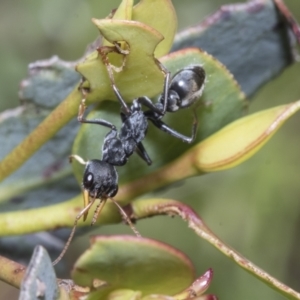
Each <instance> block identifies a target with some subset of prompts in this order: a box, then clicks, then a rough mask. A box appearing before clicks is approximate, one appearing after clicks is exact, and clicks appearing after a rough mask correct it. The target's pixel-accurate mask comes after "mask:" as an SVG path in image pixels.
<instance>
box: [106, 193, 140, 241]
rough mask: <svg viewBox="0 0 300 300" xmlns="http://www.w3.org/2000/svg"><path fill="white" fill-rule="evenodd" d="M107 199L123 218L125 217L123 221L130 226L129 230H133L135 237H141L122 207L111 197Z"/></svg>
mask: <svg viewBox="0 0 300 300" xmlns="http://www.w3.org/2000/svg"><path fill="white" fill-rule="evenodd" d="M109 199H110V200H111V201H112V202H113V203H114V204H115V205H116V206H117V207H118V209H119V211H120V213H121V215H122V216H123V218H124V219H125V221H126V222H127V224H128V225H129V227H130V228H131V230H132V231H133V232H134V234H135V235H136V236H137V237H142V236H141V234H140V233H139V232H138V230H137V229H136V228H135V226H134V225H133V224H132V222H131V220H130V218H129V217H128V215H127V214H126V212H125V211H124V209H123V208H122V207H121V205H120V204H119V203H118V202H117V201H115V200H114V199H113V198H109Z"/></svg>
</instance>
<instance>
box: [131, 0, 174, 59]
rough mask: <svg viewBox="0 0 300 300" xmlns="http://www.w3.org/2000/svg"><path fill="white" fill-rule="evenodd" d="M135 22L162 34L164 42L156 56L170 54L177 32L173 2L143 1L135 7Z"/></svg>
mask: <svg viewBox="0 0 300 300" xmlns="http://www.w3.org/2000/svg"><path fill="white" fill-rule="evenodd" d="M132 19H133V20H134V21H139V22H142V23H144V24H147V25H148V26H150V27H152V28H154V29H155V30H157V31H158V32H160V33H161V34H162V35H163V37H164V40H163V41H162V42H160V43H159V44H158V46H157V47H156V49H155V51H154V54H155V57H158V58H159V57H161V56H163V55H166V54H167V53H169V51H170V49H171V47H172V44H173V41H174V37H175V34H176V31H177V16H176V11H175V9H174V7H173V4H172V1H171V0H141V1H140V2H139V3H138V4H137V5H135V6H134V7H133V16H132Z"/></svg>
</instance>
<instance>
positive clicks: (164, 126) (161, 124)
mask: <svg viewBox="0 0 300 300" xmlns="http://www.w3.org/2000/svg"><path fill="white" fill-rule="evenodd" d="M193 114H194V122H193V126H192V135H191V136H190V137H188V136H185V135H183V134H181V133H179V132H177V131H176V130H174V129H173V128H171V127H169V126H168V125H167V124H165V123H164V122H163V121H161V120H157V119H152V118H149V120H150V121H151V122H152V123H153V124H154V125H155V126H156V127H157V128H158V129H160V130H162V131H164V132H166V133H168V134H170V135H172V136H174V137H176V138H178V139H180V140H182V141H183V142H186V143H189V144H190V143H192V142H193V141H194V140H195V138H196V134H197V129H198V118H197V115H196V112H195V111H193Z"/></svg>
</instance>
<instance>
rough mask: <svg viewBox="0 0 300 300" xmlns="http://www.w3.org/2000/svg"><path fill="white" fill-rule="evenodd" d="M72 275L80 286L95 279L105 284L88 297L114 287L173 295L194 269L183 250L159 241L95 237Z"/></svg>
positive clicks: (122, 237)
mask: <svg viewBox="0 0 300 300" xmlns="http://www.w3.org/2000/svg"><path fill="white" fill-rule="evenodd" d="M72 277H73V279H74V281H75V283H76V284H79V285H81V286H93V282H94V281H95V280H98V281H100V282H101V281H104V282H106V283H107V284H108V286H105V285H104V286H103V288H102V287H101V288H100V289H99V291H97V292H94V293H93V296H91V298H89V299H100V298H101V297H104V295H107V294H108V293H109V292H111V291H112V290H116V289H131V290H138V291H141V292H142V293H143V294H150V293H160V294H170V295H172V294H175V293H178V292H180V291H182V290H184V289H185V288H187V287H188V286H189V285H190V284H191V283H192V282H193V279H194V269H193V266H192V264H191V262H190V261H189V259H188V258H187V257H186V256H185V255H184V254H183V253H181V252H180V251H178V250H176V249H174V248H172V247H170V246H168V245H166V244H163V243H161V242H158V241H154V240H150V239H146V238H137V237H133V236H95V237H93V238H91V248H90V249H89V250H87V251H86V252H85V253H84V254H83V255H82V256H81V257H80V258H79V260H78V261H77V262H76V264H75V266H74V270H73V272H72ZM100 295H101V297H100ZM97 297H98V298H97ZM101 299H102V298H101Z"/></svg>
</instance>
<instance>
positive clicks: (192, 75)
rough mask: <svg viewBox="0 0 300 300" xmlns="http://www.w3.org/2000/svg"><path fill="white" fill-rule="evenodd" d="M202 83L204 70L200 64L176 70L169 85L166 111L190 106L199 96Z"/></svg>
mask: <svg viewBox="0 0 300 300" xmlns="http://www.w3.org/2000/svg"><path fill="white" fill-rule="evenodd" d="M204 85H205V71H204V69H203V68H202V67H201V66H200V65H195V66H189V67H187V68H184V69H182V70H180V71H178V72H177V73H176V74H175V75H174V76H173V78H172V80H171V84H170V87H169V97H168V104H167V111H169V112H174V111H177V110H178V109H180V108H185V107H189V106H191V105H192V104H193V103H194V102H196V101H197V100H198V99H199V98H200V97H201V95H202V93H203V89H204ZM161 101H162V99H161Z"/></svg>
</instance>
